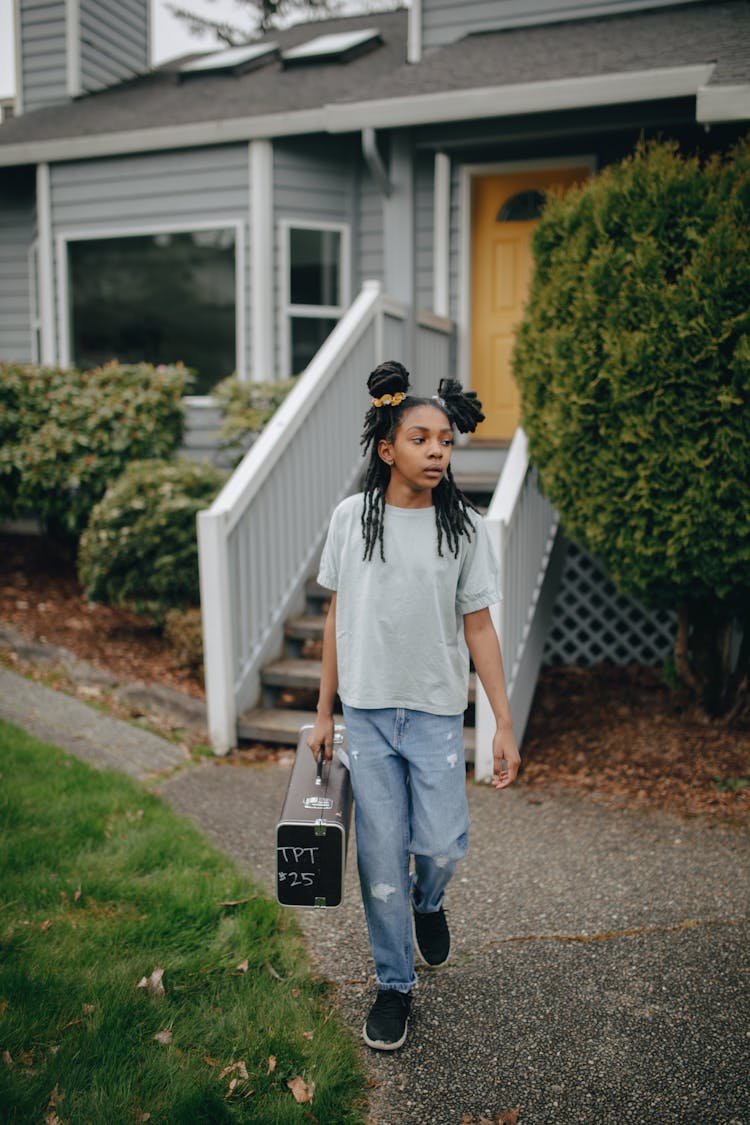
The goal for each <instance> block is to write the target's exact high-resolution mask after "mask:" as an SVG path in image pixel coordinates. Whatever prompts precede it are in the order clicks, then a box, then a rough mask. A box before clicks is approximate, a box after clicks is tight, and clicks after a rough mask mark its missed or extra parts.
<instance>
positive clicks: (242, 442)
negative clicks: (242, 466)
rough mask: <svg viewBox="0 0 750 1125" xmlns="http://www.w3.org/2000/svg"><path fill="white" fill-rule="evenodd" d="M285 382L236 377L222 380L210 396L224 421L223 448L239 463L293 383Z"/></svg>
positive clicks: (222, 431) (291, 380) (290, 380)
mask: <svg viewBox="0 0 750 1125" xmlns="http://www.w3.org/2000/svg"><path fill="white" fill-rule="evenodd" d="M296 381H297V380H296V379H286V380H284V381H281V382H278V383H252V382H247V381H245V380H240V379H238V378H237V376H236V375H230V377H229V378H228V379H222V381H221V382H220V383H219V384H217V386H216V387H215V388H214V390H213V391H212V392H211V393H212V395H213V397H214V398H217V399H218V400H219V402H220V403H221V405H222V409H223V412H224V417H223V421H222V425H221V430H220V431H219V432H220V436H221V439H222V448H223V449H225V450H227V451H228V452H230V453H231V454H232V455H233V457H234V458H235V460H237V461H239V460H240V458H241V457H242V456H243V454H244V453H245V452H246V451H247V449H248V448H249V446H250V445H251V444H252V442H253V439H254V438H255V437H256V436H257V435H258V434H259V433H260V431H261V430H262V429H263V427H264V426H265V424H266V422H268V420H269V418H271V417H272V416H273V415H274V414H275V412H276V411H277V410H278V408H279V407H280V406H281V404H282V402H283V401H284V399H285V398H286V396H287V395H288V394H289V392H290V391H291V389H292V387H293V386H294V385H295V383H296Z"/></svg>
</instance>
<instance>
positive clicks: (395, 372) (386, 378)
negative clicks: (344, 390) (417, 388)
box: [367, 359, 409, 398]
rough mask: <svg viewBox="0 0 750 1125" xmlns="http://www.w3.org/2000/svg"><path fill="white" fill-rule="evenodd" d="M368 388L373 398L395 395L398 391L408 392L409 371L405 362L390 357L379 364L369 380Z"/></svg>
mask: <svg viewBox="0 0 750 1125" xmlns="http://www.w3.org/2000/svg"><path fill="white" fill-rule="evenodd" d="M367 389H368V391H369V392H370V394H371V395H372V397H373V398H380V397H381V395H394V394H396V393H397V392H398V391H402V392H403V393H404V394H407V393H408V391H409V372H408V371H407V370H406V368H405V367H404V365H403V363H399V362H398V360H395V359H388V360H386V362H385V363H381V364H379V365H378V366H377V367H376V368H375V370H374V371H373V372H372V373H371V374H370V377H369V379H368V380H367Z"/></svg>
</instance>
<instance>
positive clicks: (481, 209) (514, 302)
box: [471, 167, 589, 440]
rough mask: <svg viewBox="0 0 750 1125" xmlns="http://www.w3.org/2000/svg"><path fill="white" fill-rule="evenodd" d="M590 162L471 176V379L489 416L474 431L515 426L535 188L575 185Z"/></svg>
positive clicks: (492, 434) (506, 430) (481, 433)
mask: <svg viewBox="0 0 750 1125" xmlns="http://www.w3.org/2000/svg"><path fill="white" fill-rule="evenodd" d="M588 174H589V173H588V169H587V168H580V167H579V168H541V169H537V170H529V171H526V172H512V173H504V174H499V175H488V176H476V177H475V178H474V181H473V190H472V236H471V384H472V388H473V389H474V390H475V391H476V392H477V394H478V396H479V398H480V399H481V400H482V405H483V408H484V413H485V416H486V420H485V421H484V422H483V423H482V425H481V426H480V427H479V430H478V431H477V437H481V438H500V439H504V440H509V439H510V438H512V437H513V433H514V431H515V429H516V427H517V425H518V420H519V398H518V388H517V387H516V383H515V380H514V379H513V375H512V372H511V365H510V356H511V351H512V348H513V339H514V336H515V332H516V328H517V326H518V323H519V321H520V319H521V315H522V313H523V307H524V305H525V303H526V298H527V296H528V292H529V282H530V280H531V269H532V257H531V234H532V231H533V230H534V227H535V225H536V217H535V214H536V209H535V203H539V202H541V198H540V196H539V195H537V194H536V193H541V192H544V191H547V190H549V188H551V187H557V186H560V187H564V186H568V185H570V184H573V183H580V181H581V180H583V179H585V178H586V176H587V175H588Z"/></svg>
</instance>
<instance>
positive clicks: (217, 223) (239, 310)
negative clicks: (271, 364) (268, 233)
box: [57, 219, 247, 398]
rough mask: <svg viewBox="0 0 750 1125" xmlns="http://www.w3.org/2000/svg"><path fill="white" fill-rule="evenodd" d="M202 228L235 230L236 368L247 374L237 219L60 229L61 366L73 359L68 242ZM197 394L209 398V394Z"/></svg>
mask: <svg viewBox="0 0 750 1125" xmlns="http://www.w3.org/2000/svg"><path fill="white" fill-rule="evenodd" d="M203 230H233V231H234V301H235V318H234V335H235V341H234V350H235V371H236V373H237V377H238V378H239V379H245V378H247V374H246V368H247V360H246V356H245V337H246V331H245V224H244V223H243V222H242V220H240V219H213V220H211V221H208V220H203V221H201V222H182V223H148V224H144V225H138V226H106V227H79V228H70V229H69V230H64V231H60V233H59V234H58V236H57V294H58V297H57V318H58V332H59V340H60V364H61V366H63V367H69V366H70V365H71V363H72V358H71V354H70V345H71V339H70V337H71V332H70V327H71V324H70V269H69V263H68V243H69V242H91V241H95V240H102V239H108V238H130V237H133V238H135V237H138V236H141V237H142V236H146V235H148V236H153V237H155V236H157V235H160V234H194V233H196V232H198V231H203ZM200 397H206V398H210V395H208V396H200Z"/></svg>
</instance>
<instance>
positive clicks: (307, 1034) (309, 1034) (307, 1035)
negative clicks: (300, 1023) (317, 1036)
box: [302, 1031, 313, 1039]
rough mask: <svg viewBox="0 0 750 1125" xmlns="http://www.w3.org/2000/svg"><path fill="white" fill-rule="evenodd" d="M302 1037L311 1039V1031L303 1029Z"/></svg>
mask: <svg viewBox="0 0 750 1125" xmlns="http://www.w3.org/2000/svg"><path fill="white" fill-rule="evenodd" d="M302 1038H303V1039H312V1038H313V1033H312V1031H303V1032H302Z"/></svg>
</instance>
